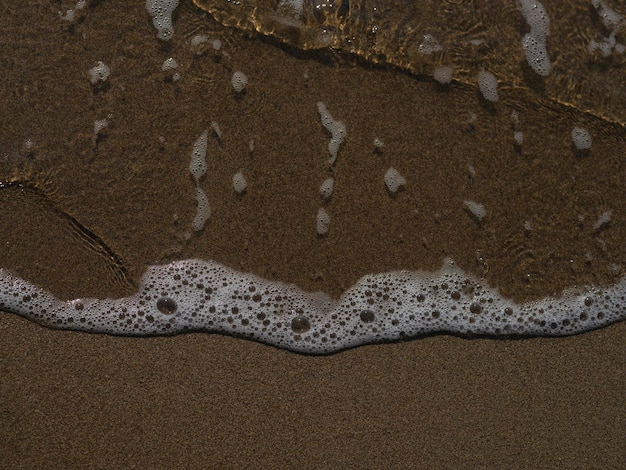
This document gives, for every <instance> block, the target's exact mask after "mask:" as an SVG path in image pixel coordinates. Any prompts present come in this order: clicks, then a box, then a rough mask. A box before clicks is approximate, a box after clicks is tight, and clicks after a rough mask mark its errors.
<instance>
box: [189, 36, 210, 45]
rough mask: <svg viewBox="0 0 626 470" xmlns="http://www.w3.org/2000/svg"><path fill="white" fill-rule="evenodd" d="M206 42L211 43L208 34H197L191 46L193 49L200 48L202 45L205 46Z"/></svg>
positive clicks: (192, 39)
mask: <svg viewBox="0 0 626 470" xmlns="http://www.w3.org/2000/svg"><path fill="white" fill-rule="evenodd" d="M206 42H209V36H207V35H206V34H196V35H195V36H194V37H192V38H191V41H190V44H191V47H198V46H199V45H200V44H204V43H206Z"/></svg>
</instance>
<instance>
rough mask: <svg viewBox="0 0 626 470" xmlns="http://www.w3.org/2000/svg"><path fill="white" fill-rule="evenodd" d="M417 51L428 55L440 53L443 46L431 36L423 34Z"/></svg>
mask: <svg viewBox="0 0 626 470" xmlns="http://www.w3.org/2000/svg"><path fill="white" fill-rule="evenodd" d="M417 50H418V51H419V52H420V54H424V55H430V54H433V53H434V52H439V51H442V50H443V46H442V45H441V43H440V42H439V41H438V40H437V39H436V38H435V37H434V36H433V35H432V34H424V36H422V40H421V41H420V43H419V46H417Z"/></svg>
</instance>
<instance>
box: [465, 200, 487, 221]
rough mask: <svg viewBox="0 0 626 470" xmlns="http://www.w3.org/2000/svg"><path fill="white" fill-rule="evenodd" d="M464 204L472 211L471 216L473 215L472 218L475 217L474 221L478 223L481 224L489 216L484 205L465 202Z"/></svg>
mask: <svg viewBox="0 0 626 470" xmlns="http://www.w3.org/2000/svg"><path fill="white" fill-rule="evenodd" d="M463 204H464V205H465V207H467V209H468V210H469V211H470V214H472V217H474V219H476V221H477V222H479V223H481V222H482V221H483V219H484V218H485V216H486V215H487V210H486V209H485V206H483V205H482V204H480V203H478V202H474V201H470V200H465V201H463Z"/></svg>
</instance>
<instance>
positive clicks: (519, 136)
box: [513, 131, 524, 146]
mask: <svg viewBox="0 0 626 470" xmlns="http://www.w3.org/2000/svg"><path fill="white" fill-rule="evenodd" d="M513 140H514V141H515V145H518V146H520V145H522V144H523V143H524V133H523V132H521V131H515V132H513Z"/></svg>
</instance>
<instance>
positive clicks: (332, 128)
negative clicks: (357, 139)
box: [317, 101, 346, 165]
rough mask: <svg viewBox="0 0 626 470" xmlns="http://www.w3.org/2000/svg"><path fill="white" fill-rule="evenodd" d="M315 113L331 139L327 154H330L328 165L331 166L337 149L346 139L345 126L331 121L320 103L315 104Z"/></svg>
mask: <svg viewBox="0 0 626 470" xmlns="http://www.w3.org/2000/svg"><path fill="white" fill-rule="evenodd" d="M317 111H318V112H319V114H320V119H321V121H322V125H323V126H324V127H325V128H326V130H327V131H328V132H330V134H331V139H330V142H329V143H328V153H330V158H329V160H328V163H329V164H330V165H333V164H334V163H335V161H336V160H337V153H338V152H339V147H340V146H341V144H342V143H343V141H344V140H345V138H346V125H345V124H344V123H343V122H341V121H337V120H335V119H333V117H332V116H331V114H330V113H329V112H328V109H327V108H326V105H325V104H324V103H322V102H321V101H319V102H318V103H317Z"/></svg>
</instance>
